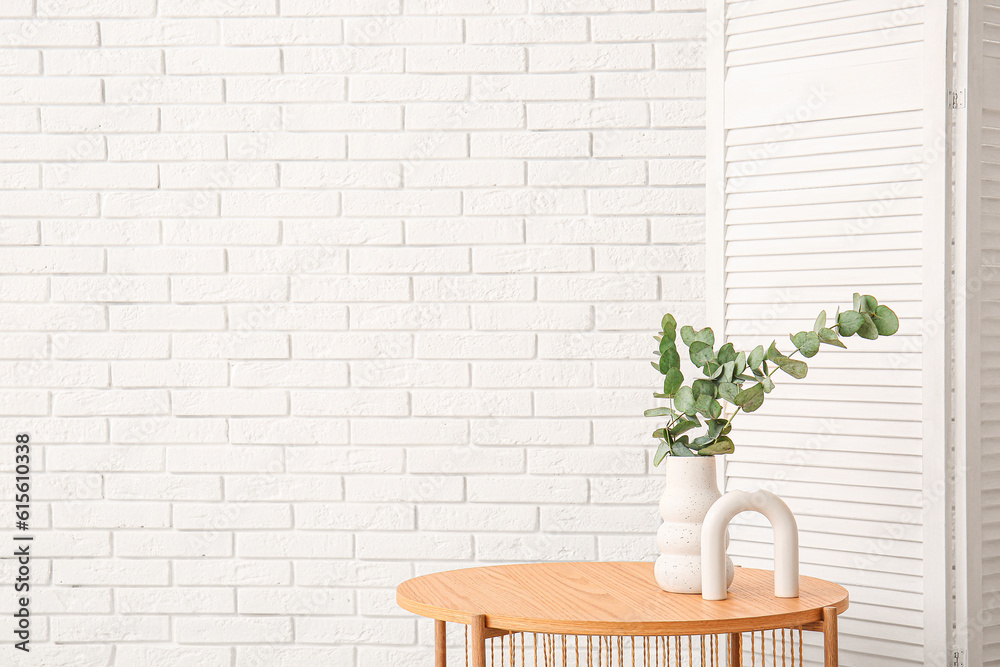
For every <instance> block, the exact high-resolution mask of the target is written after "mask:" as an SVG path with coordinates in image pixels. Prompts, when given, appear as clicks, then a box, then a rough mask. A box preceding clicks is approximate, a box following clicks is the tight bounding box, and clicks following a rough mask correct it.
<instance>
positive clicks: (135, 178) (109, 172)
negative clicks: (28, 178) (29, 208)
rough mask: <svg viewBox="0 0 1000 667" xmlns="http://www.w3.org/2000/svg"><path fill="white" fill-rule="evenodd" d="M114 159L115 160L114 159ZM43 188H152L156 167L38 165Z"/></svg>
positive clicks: (144, 165) (127, 165) (136, 165)
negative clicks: (40, 168) (40, 167)
mask: <svg viewBox="0 0 1000 667" xmlns="http://www.w3.org/2000/svg"><path fill="white" fill-rule="evenodd" d="M116 159H118V158H116ZM42 182H43V183H44V184H45V187H46V188H55V189H61V190H108V189H112V188H114V189H116V190H128V189H133V188H135V189H140V190H141V189H148V188H155V187H156V185H157V182H158V179H157V173H156V165H153V164H114V163H110V162H109V163H107V164H101V165H95V164H92V163H77V164H51V165H49V164H45V165H42Z"/></svg>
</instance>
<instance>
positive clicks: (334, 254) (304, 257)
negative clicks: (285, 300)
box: [228, 247, 347, 300]
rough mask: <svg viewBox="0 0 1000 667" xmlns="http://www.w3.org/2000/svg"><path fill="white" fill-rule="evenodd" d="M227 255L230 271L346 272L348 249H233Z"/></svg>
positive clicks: (282, 272)
mask: <svg viewBox="0 0 1000 667" xmlns="http://www.w3.org/2000/svg"><path fill="white" fill-rule="evenodd" d="M228 255H229V270H230V271H231V272H233V273H244V274H251V275H252V274H261V273H281V274H286V273H287V274H302V273H346V272H347V250H346V249H344V248H330V247H322V248H270V247H269V248H232V249H230V250H229V253H228ZM254 277H257V276H254ZM257 300H264V299H257Z"/></svg>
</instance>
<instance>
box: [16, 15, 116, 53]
mask: <svg viewBox="0 0 1000 667" xmlns="http://www.w3.org/2000/svg"><path fill="white" fill-rule="evenodd" d="M0 33H2V34H4V35H6V40H5V41H6V42H7V43H8V44H10V45H11V46H17V47H24V46H57V47H67V46H97V45H98V44H100V43H102V42H100V41H99V38H98V34H97V23H96V22H95V21H63V20H58V19H49V18H46V19H45V20H44V21H38V20H36V19H31V20H26V21H17V20H4V21H0ZM103 44H105V45H107V46H111V44H108V43H107V42H103Z"/></svg>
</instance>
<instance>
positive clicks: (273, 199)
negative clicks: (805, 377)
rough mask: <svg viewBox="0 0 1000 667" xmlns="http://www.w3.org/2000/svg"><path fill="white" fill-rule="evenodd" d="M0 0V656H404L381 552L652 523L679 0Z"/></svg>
mask: <svg viewBox="0 0 1000 667" xmlns="http://www.w3.org/2000/svg"><path fill="white" fill-rule="evenodd" d="M2 15H3V17H2V18H0V35H2V38H0V72H2V76H0V441H4V442H8V443H12V442H13V437H14V434H16V433H19V432H28V433H30V434H31V437H32V441H33V442H34V443H35V450H34V451H35V457H34V466H35V471H36V475H35V481H34V497H33V500H34V519H33V524H34V528H35V532H36V535H37V537H36V542H35V546H34V548H35V552H36V554H37V558H36V560H35V561H34V571H33V575H34V581H33V586H34V594H33V596H32V612H33V630H34V634H33V638H32V639H33V644H32V652H31V653H30V654H28V655H18V654H17V652H15V651H13V650H12V649H11V648H10V645H9V643H10V642H9V638H8V639H7V640H5V642H6V643H5V645H4V646H3V647H2V648H0V651H2V653H3V655H4V656H5V657H4V658H3V659H0V663H2V664H4V665H15V666H18V665H32V666H45V667H61V666H64V665H65V666H70V665H72V666H73V667H90V666H93V667H98V666H101V667H105V666H107V665H114V666H115V667H159V666H164V667H166V666H170V667H174V666H176V665H199V666H202V667H223V666H225V667H257V666H260V665H267V666H268V667H293V666H294V667H312V666H314V665H333V666H336V667H384V666H385V665H401V666H402V665H414V666H415V665H423V664H428V660H430V655H431V654H430V651H429V646H430V644H431V643H432V639H433V633H432V627H431V625H430V624H429V623H428V622H425V621H419V620H417V619H416V618H414V617H413V616H411V615H410V614H408V613H405V612H403V611H401V610H400V609H398V608H396V607H395V605H394V587H395V585H397V584H398V583H400V582H401V581H403V580H405V579H407V578H409V577H411V576H415V575H419V574H425V573H429V572H434V571H438V570H441V569H446V568H453V567H466V566H470V565H475V564H490V563H504V562H512V561H522V560H535V559H623V558H636V559H649V558H651V557H652V555H653V553H654V550H655V544H654V539H653V534H654V531H655V528H656V526H657V524H658V516H657V512H656V506H655V502H656V499H657V497H658V494H659V490H660V485H659V479H658V477H659V476H658V474H657V472H656V471H654V470H653V469H652V467H651V461H650V448H649V446H648V445H649V442H650V438H649V431H650V429H651V427H650V425H649V424H648V423H646V422H645V421H644V420H643V419H642V418H641V417H637V415H641V411H642V410H643V409H644V408H645V407H648V405H649V404H650V401H651V396H650V392H651V390H652V388H653V385H654V383H655V381H656V379H657V378H658V377H659V376H658V375H657V374H656V373H655V371H653V370H652V369H651V368H649V365H648V363H647V362H646V361H644V359H645V358H646V357H648V354H649V352H650V350H651V349H652V347H651V346H652V339H651V338H650V330H651V329H653V328H654V327H655V326H656V324H657V323H658V322H659V318H660V316H661V315H662V313H663V312H664V311H665V310H667V309H670V310H672V311H673V312H675V313H676V314H677V315H678V316H679V317H683V318H684V319H695V320H698V319H703V316H704V304H703V299H704V287H703V285H704V277H703V270H704V266H703V263H704V256H703V255H704V253H703V245H702V240H703V235H702V214H703V203H702V201H703V196H704V193H703V182H704V179H703V162H704V136H703V135H704V129H703V113H704V100H703V98H704V72H703V67H704V63H703V58H704V54H703V50H704V49H703V40H704V33H705V26H704V21H705V19H704V13H703V11H702V9H701V6H700V3H699V2H694V1H691V0H657V1H656V2H654V0H615V1H610V0H337V1H335V2H330V1H329V0H235V1H231V0H227V1H202V0H129V2H110V1H105V0H91V1H89V2H80V1H76V0H74V1H71V2H30V1H28V0H11V1H10V2H7V3H5V6H4V8H3V11H2ZM2 451H4V452H6V454H5V457H4V458H3V459H2V460H0V470H4V471H10V470H11V466H12V463H13V448H12V444H11V446H5V447H3V448H2ZM6 479H7V480H10V476H9V475H8V476H7V477H6ZM3 488H4V489H5V491H4V496H3V497H4V500H3V503H6V504H7V505H6V506H7V507H9V504H10V502H11V500H10V499H11V497H12V495H13V491H12V488H11V484H10V482H9V481H8V482H5V484H4V485H3ZM3 531H4V532H3V536H5V537H9V535H10V531H9V527H8V526H4V528H3ZM3 552H4V556H3V558H2V559H0V583H2V584H3V585H4V590H5V591H7V592H6V593H4V594H3V595H0V609H2V610H3V611H4V612H5V613H7V612H9V611H12V608H13V607H12V605H13V599H12V593H10V591H11V589H10V587H9V586H8V584H10V580H11V577H12V576H13V569H12V565H13V563H12V561H11V559H10V558H9V556H8V555H7V554H8V550H7V549H6V548H5V549H4V550H3ZM8 625H9V624H8ZM452 637H453V639H455V640H456V641H457V640H458V639H459V638H460V634H458V633H457V632H456V634H454V635H452ZM455 648H456V649H457V646H456V647H455ZM6 656H11V657H9V658H8V657H6ZM453 659H454V660H456V661H457V662H456V663H455V664H459V662H460V656H458V655H457V654H456V656H455V657H454V658H453Z"/></svg>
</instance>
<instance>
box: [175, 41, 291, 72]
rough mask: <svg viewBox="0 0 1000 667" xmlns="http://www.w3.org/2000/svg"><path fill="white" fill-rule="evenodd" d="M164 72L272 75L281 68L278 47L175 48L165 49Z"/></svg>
mask: <svg viewBox="0 0 1000 667" xmlns="http://www.w3.org/2000/svg"><path fill="white" fill-rule="evenodd" d="M166 71H167V74H244V73H247V74H272V73H277V72H280V71H281V52H280V50H279V49H277V48H241V49H227V48H219V47H213V48H188V49H184V48H178V49H169V50H167V51H166Z"/></svg>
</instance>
